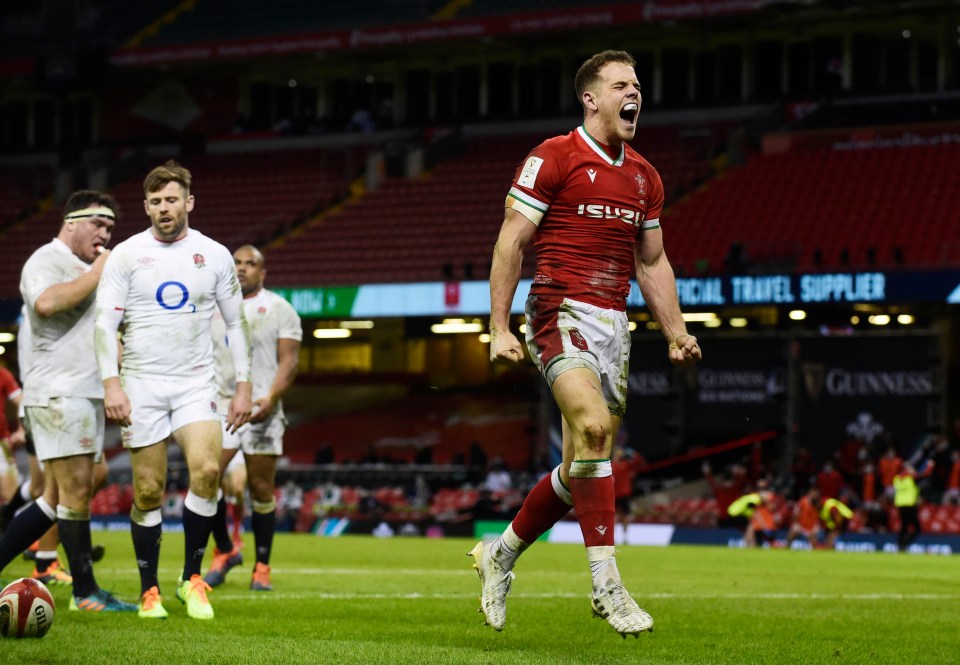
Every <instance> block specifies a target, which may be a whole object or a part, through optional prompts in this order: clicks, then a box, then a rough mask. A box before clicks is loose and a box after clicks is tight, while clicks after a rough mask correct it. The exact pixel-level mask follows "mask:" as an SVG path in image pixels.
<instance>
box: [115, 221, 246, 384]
mask: <svg viewBox="0 0 960 665" xmlns="http://www.w3.org/2000/svg"><path fill="white" fill-rule="evenodd" d="M242 300H243V296H242V295H241V293H240V282H239V281H238V280H237V274H236V271H235V269H234V266H233V257H232V256H231V255H230V252H229V251H227V248H226V247H224V246H223V245H221V244H220V243H218V242H217V241H215V240H213V239H211V238H208V237H206V236H205V235H203V234H202V233H200V232H199V231H197V230H196V229H189V230H188V231H187V235H186V236H184V237H183V238H181V239H180V240H177V241H174V242H164V241H161V240H158V239H157V238H156V237H155V236H154V235H153V233H152V232H151V230H150V229H147V230H146V231H143V232H141V233H138V234H136V235H135V236H132V237H131V238H129V239H127V240H125V241H123V242H122V243H120V244H119V245H117V246H116V248H114V250H113V252H111V253H110V256H109V257H108V258H107V262H106V265H105V266H104V268H103V276H102V277H101V278H100V286H99V287H98V289H97V308H96V309H97V317H96V341H97V361H98V362H99V365H100V373H101V375H102V377H103V379H108V378H110V377H114V376H118V374H119V371H118V367H117V350H118V346H117V327H118V325H119V323H120V321H121V319H122V320H123V322H124V331H123V368H122V372H123V375H124V376H136V377H141V378H150V379H158V380H167V381H170V380H177V379H181V378H206V379H207V380H210V381H212V380H213V348H212V343H211V335H210V321H211V319H212V318H213V314H214V312H215V311H217V309H218V307H219V309H220V311H221V312H223V318H224V321H225V323H226V326H227V329H228V330H229V331H230V339H231V341H233V340H236V343H235V344H231V352H232V356H233V362H234V366H235V367H236V368H237V377H238V380H240V381H249V380H250V341H249V340H250V337H249V329H248V327H247V323H246V320H245V319H244V317H243V309H242V307H241V302H242Z"/></svg>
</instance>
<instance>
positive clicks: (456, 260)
mask: <svg viewBox="0 0 960 665" xmlns="http://www.w3.org/2000/svg"><path fill="white" fill-rule="evenodd" d="M574 123H575V121H573V123H571V124H574ZM732 126H733V123H729V122H726V123H707V124H698V125H696V126H688V125H681V126H667V127H650V128H644V129H642V130H641V131H640V132H639V133H638V136H637V137H636V139H635V140H634V142H633V145H634V146H635V147H636V148H637V149H638V150H639V151H641V154H643V155H644V156H645V157H646V158H647V159H648V160H649V161H650V162H652V163H653V164H654V166H656V167H657V169H658V170H659V172H660V173H661V177H662V178H663V181H664V186H665V188H666V195H667V200H668V201H669V200H672V199H674V198H676V197H677V196H679V195H680V194H681V193H683V192H686V191H689V190H690V189H692V188H693V187H694V186H695V185H696V184H698V183H700V182H702V181H703V180H705V179H706V178H707V177H708V176H709V175H710V173H711V171H712V164H711V158H712V157H713V155H714V154H715V152H716V151H717V150H718V149H719V148H720V146H722V145H723V143H724V141H725V140H726V136H727V134H728V133H729V130H730V128H731V127H732ZM545 138H547V137H546V136H545V135H542V134H535V135H520V136H499V137H485V138H482V139H480V138H477V139H472V140H471V141H469V142H468V144H467V146H466V149H465V152H464V154H463V155H461V156H459V157H455V158H453V159H450V160H447V161H445V162H443V163H441V164H440V165H438V166H437V167H436V168H435V169H433V170H432V171H431V172H430V173H428V174H426V175H424V176H423V177H420V178H418V179H414V180H408V179H403V178H391V179H388V180H386V181H385V182H383V183H382V184H381V186H380V187H379V188H377V189H376V190H375V191H372V192H368V193H367V194H366V195H365V196H363V197H361V198H359V199H358V200H356V201H351V202H349V203H348V204H347V205H346V206H345V207H344V208H343V210H342V211H338V212H334V213H332V214H330V215H328V216H325V217H324V218H323V219H322V220H321V221H320V222H319V223H316V224H313V225H309V226H308V227H307V228H305V229H303V231H302V232H296V233H294V234H292V236H291V238H290V239H289V241H287V240H284V241H282V242H280V243H278V244H277V245H276V246H274V247H271V248H270V249H269V250H268V255H269V258H270V262H271V266H273V267H271V281H272V282H273V283H275V284H308V283H312V284H324V285H337V284H361V283H369V282H374V283H376V282H402V281H408V282H410V281H438V280H441V279H450V278H455V279H483V278H485V277H486V276H487V274H488V269H489V262H490V255H491V252H492V248H493V245H494V243H495V241H496V237H497V233H498V231H499V229H500V223H501V221H502V219H503V200H504V197H505V196H506V192H507V190H508V189H509V187H510V178H511V177H512V176H513V173H514V170H515V169H516V167H517V165H518V164H519V162H520V161H521V160H522V159H523V157H524V156H525V155H526V154H527V152H529V151H530V150H531V149H532V148H533V147H535V146H536V145H537V144H538V143H540V142H541V141H542V140H544V139H545ZM371 234H373V237H374V238H375V240H376V242H375V243H371V242H370V241H369V240H370V237H371ZM525 271H526V272H525V274H526V275H527V276H530V275H532V274H533V262H532V261H530V262H526V263H525Z"/></svg>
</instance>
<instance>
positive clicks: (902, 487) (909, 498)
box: [893, 475, 920, 508]
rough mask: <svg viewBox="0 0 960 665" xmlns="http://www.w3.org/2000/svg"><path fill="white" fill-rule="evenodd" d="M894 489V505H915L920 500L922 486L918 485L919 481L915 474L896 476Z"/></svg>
mask: <svg viewBox="0 0 960 665" xmlns="http://www.w3.org/2000/svg"><path fill="white" fill-rule="evenodd" d="M893 491H894V494H893V505H895V506H896V507H897V508H899V507H901V506H915V505H917V502H918V501H919V500H920V488H919V487H917V481H916V480H914V479H913V476H910V475H906V476H894V477H893Z"/></svg>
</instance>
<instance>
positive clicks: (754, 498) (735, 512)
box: [727, 490, 775, 547]
mask: <svg viewBox="0 0 960 665" xmlns="http://www.w3.org/2000/svg"><path fill="white" fill-rule="evenodd" d="M774 498H775V497H774V494H773V492H770V491H768V490H761V491H760V492H753V493H751V494H744V495H743V496H741V497H740V498H739V499H737V500H736V501H734V502H733V503H731V504H730V507H729V508H727V512H728V513H729V514H730V516H731V517H741V516H742V517H746V518H747V519H748V520H749V524H748V525H747V530H746V531H745V532H744V534H743V541H744V543H745V544H746V545H747V547H754V546H755V545H761V544H763V541H764V540H766V541H769V542H770V543H773V530H774V519H773V512H772V508H771V506H772V504H773V501H774Z"/></svg>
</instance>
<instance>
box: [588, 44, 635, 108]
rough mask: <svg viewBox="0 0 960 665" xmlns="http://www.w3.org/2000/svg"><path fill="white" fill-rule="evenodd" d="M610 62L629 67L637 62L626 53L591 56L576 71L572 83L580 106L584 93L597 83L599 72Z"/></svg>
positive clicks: (604, 53) (613, 52)
mask: <svg viewBox="0 0 960 665" xmlns="http://www.w3.org/2000/svg"><path fill="white" fill-rule="evenodd" d="M610 62H622V63H623V64H625V65H630V66H631V67H636V66H637V61H636V60H634V59H633V56H632V55H630V54H629V53H627V52H626V51H601V52H600V53H597V54H595V55H593V56H592V57H591V58H590V59H589V60H587V61H586V62H584V63H583V64H582V65H580V69H578V70H577V77H576V78H575V79H574V81H573V85H574V87H575V88H576V90H577V99H579V100H580V103H581V104H582V103H583V93H584V91H585V90H588V89H589V88H590V86H592V85H593V84H594V83H596V82H597V80H598V79H599V78H600V70H601V69H603V67H604V65H606V64H607V63H610Z"/></svg>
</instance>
